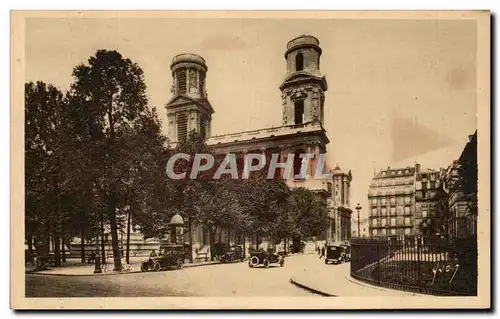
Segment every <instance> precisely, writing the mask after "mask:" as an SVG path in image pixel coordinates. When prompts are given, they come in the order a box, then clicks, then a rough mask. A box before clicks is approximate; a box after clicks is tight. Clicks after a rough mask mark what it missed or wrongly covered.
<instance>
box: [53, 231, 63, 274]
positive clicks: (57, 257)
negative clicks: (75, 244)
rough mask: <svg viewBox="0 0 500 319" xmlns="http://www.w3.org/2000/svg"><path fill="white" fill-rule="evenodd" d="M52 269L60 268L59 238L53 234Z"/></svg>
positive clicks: (56, 234)
mask: <svg viewBox="0 0 500 319" xmlns="http://www.w3.org/2000/svg"><path fill="white" fill-rule="evenodd" d="M53 238H54V267H61V237H60V235H59V234H58V233H57V232H55V233H54V237H53Z"/></svg>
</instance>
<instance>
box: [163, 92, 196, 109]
mask: <svg viewBox="0 0 500 319" xmlns="http://www.w3.org/2000/svg"><path fill="white" fill-rule="evenodd" d="M197 102H198V100H196V99H193V98H191V97H189V96H186V95H177V96H174V97H173V98H172V99H171V100H170V101H169V102H168V103H167V106H170V105H183V104H187V103H197Z"/></svg>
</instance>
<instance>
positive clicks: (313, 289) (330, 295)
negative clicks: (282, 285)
mask: <svg viewBox="0 0 500 319" xmlns="http://www.w3.org/2000/svg"><path fill="white" fill-rule="evenodd" d="M290 283H292V284H294V285H295V286H297V287H300V288H302V289H305V290H308V291H310V292H312V293H315V294H317V295H321V296H323V297H337V296H336V295H332V294H329V293H326V292H324V291H321V290H318V289H315V288H311V287H309V286H306V285H304V284H301V283H300V282H298V281H297V280H296V279H294V277H292V278H290Z"/></svg>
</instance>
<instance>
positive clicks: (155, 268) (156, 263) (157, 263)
mask: <svg viewBox="0 0 500 319" xmlns="http://www.w3.org/2000/svg"><path fill="white" fill-rule="evenodd" d="M153 269H154V270H155V271H160V270H161V264H160V263H159V262H155V264H154V265H153Z"/></svg>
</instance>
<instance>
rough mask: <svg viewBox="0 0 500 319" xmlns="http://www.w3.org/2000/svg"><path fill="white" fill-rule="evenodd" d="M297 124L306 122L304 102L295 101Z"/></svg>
mask: <svg viewBox="0 0 500 319" xmlns="http://www.w3.org/2000/svg"><path fill="white" fill-rule="evenodd" d="M294 104H295V118H294V120H295V124H302V123H303V122H304V100H298V101H295V103H294Z"/></svg>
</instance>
